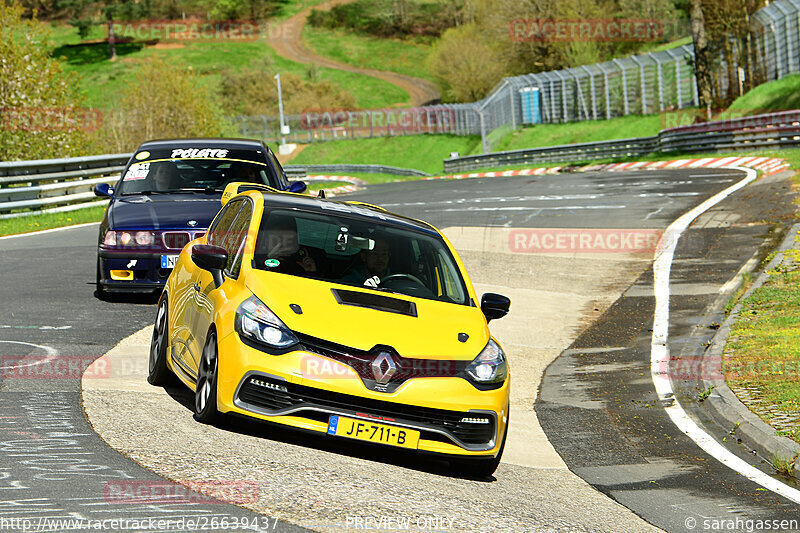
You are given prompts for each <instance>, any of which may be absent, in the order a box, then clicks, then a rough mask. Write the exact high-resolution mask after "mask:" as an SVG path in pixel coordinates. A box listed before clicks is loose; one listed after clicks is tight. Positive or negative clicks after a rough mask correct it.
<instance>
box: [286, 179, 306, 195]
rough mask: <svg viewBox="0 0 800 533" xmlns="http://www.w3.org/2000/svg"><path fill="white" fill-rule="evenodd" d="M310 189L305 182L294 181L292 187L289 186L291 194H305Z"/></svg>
mask: <svg viewBox="0 0 800 533" xmlns="http://www.w3.org/2000/svg"><path fill="white" fill-rule="evenodd" d="M306 189H308V185H306V182H305V181H293V182H292V184H291V185H289V192H294V193H297V194H300V193H303V192H305V191H306Z"/></svg>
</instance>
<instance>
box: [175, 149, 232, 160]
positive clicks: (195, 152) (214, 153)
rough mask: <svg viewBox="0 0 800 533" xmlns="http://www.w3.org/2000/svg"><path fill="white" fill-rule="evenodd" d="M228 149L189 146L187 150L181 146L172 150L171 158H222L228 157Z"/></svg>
mask: <svg viewBox="0 0 800 533" xmlns="http://www.w3.org/2000/svg"><path fill="white" fill-rule="evenodd" d="M227 156H228V150H217V149H215V148H203V149H198V148H187V149H186V150H182V149H180V148H176V149H175V150H173V151H172V155H171V156H170V157H171V158H176V157H178V158H194V157H210V158H221V157H227Z"/></svg>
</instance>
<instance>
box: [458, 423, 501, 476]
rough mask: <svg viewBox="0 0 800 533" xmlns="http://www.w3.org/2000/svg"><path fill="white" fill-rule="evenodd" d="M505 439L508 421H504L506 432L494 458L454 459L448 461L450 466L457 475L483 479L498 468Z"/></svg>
mask: <svg viewBox="0 0 800 533" xmlns="http://www.w3.org/2000/svg"><path fill="white" fill-rule="evenodd" d="M506 437H508V419H506V431H505V433H503V442H502V444H500V450H499V451H498V452H497V456H496V457H492V458H490V459H469V458H464V459H455V460H453V461H450V466H451V467H453V468H455V469H456V470H458V472H459V473H461V474H464V475H466V476H468V477H474V478H479V479H484V478H487V477H489V476H491V475H492V474H494V471H495V470H497V467H498V466H500V459H502V457H503V450H505V447H506Z"/></svg>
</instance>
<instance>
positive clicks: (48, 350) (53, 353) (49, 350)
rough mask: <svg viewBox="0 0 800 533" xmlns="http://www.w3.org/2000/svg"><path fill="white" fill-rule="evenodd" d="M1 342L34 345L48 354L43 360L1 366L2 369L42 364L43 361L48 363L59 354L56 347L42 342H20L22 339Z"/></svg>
mask: <svg viewBox="0 0 800 533" xmlns="http://www.w3.org/2000/svg"><path fill="white" fill-rule="evenodd" d="M0 343H6V344H19V345H21V346H32V347H34V348H39V349H40V350H42V351H44V353H45V354H46V355H47V357H45V358H44V359H42V360H41V361H34V362H33V363H26V364H24V365H11V366H0V370H11V369H14V368H24V367H28V366H36V365H41V364H42V363H47V362H48V361H52V360H53V359H55V358H56V356H57V355H58V351H57V350H56V349H55V348H51V347H49V346H42V345H41V344H33V343H30V342H20V341H0ZM26 357H29V356H26Z"/></svg>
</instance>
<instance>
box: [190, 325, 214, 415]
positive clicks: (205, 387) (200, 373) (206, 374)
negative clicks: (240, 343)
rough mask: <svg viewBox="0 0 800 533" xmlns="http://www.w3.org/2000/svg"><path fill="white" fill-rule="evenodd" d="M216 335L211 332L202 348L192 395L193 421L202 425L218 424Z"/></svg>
mask: <svg viewBox="0 0 800 533" xmlns="http://www.w3.org/2000/svg"><path fill="white" fill-rule="evenodd" d="M218 369H219V365H218V357H217V333H216V331H214V330H211V331H210V332H209V334H208V339H207V340H206V345H205V347H204V348H203V355H202V357H201V358H200V365H199V368H198V369H197V385H196V387H195V393H194V419H195V420H197V421H198V422H203V423H204V424H214V423H216V422H219V420H220V413H219V411H217V371H218Z"/></svg>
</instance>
